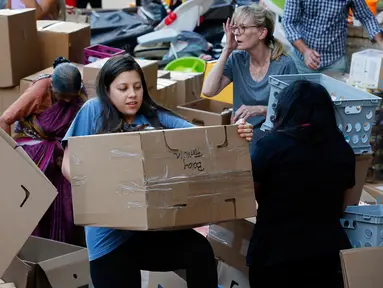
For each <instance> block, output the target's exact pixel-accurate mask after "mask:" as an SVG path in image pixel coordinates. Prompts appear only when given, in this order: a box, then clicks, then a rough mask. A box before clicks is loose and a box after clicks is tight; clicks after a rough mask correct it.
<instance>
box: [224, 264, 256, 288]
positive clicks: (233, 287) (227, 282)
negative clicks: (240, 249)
mask: <svg viewBox="0 0 383 288" xmlns="http://www.w3.org/2000/svg"><path fill="white" fill-rule="evenodd" d="M218 284H219V286H220V287H221V288H250V285H249V274H248V273H244V272H242V271H240V270H237V269H235V268H233V267H231V266H229V265H227V264H226V263H224V262H222V261H219V262H218Z"/></svg>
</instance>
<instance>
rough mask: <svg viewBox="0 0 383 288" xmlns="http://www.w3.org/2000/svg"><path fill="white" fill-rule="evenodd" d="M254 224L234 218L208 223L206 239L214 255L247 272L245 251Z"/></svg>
mask: <svg viewBox="0 0 383 288" xmlns="http://www.w3.org/2000/svg"><path fill="white" fill-rule="evenodd" d="M253 228H254V224H253V223H251V222H250V221H248V220H235V221H230V222H225V223H219V224H214V225H210V228H209V234H208V237H207V238H208V240H209V242H210V244H211V246H212V247H213V250H214V255H215V256H216V257H217V258H218V259H220V260H222V261H224V262H225V263H227V264H228V265H230V266H232V267H234V268H236V269H238V270H241V271H242V272H247V271H248V268H247V266H246V253H247V249H248V247H249V243H250V239H251V235H252V233H253Z"/></svg>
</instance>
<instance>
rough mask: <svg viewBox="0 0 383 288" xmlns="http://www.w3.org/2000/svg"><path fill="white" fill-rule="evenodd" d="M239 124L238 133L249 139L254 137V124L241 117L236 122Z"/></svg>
mask: <svg viewBox="0 0 383 288" xmlns="http://www.w3.org/2000/svg"><path fill="white" fill-rule="evenodd" d="M235 124H236V125H238V134H239V136H241V137H242V138H245V139H246V140H247V141H249V142H250V141H251V140H252V139H253V125H251V124H250V123H247V122H246V121H245V120H244V119H239V120H238V121H237V122H236V123H235Z"/></svg>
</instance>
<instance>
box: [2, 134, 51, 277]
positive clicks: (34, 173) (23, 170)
mask: <svg viewBox="0 0 383 288" xmlns="http://www.w3.org/2000/svg"><path fill="white" fill-rule="evenodd" d="M0 158H1V161H0V181H1V192H0V231H1V233H0V243H1V245H0V255H1V257H0V278H1V276H2V275H3V273H4V272H5V270H6V269H7V268H8V266H9V265H10V264H11V262H12V261H13V259H14V257H15V256H16V254H17V253H18V252H19V250H20V249H21V247H23V245H24V243H25V242H26V241H27V239H28V237H29V236H30V235H31V234H32V232H33V230H34V229H35V227H36V226H37V224H38V222H39V221H40V219H41V218H42V217H43V215H44V214H45V212H46V211H47V210H48V208H49V206H50V205H51V204H52V202H53V200H54V199H55V197H56V195H57V191H56V188H55V187H54V186H53V185H52V184H51V182H50V181H49V180H48V179H47V178H46V177H45V175H44V174H43V173H42V172H41V171H40V169H39V168H38V167H37V166H36V165H35V163H34V162H33V161H32V160H31V159H30V158H29V156H28V155H27V154H26V153H25V152H24V150H23V149H22V148H21V147H19V146H17V144H16V142H15V141H14V140H13V139H12V138H11V137H9V136H8V135H7V134H6V133H5V132H4V131H3V130H2V129H0Z"/></svg>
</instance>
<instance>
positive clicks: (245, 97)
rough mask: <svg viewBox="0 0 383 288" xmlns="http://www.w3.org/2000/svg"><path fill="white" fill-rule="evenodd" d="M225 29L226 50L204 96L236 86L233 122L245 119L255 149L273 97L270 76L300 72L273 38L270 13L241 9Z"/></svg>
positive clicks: (247, 8)
mask: <svg viewBox="0 0 383 288" xmlns="http://www.w3.org/2000/svg"><path fill="white" fill-rule="evenodd" d="M223 26H224V30H225V33H226V46H225V48H224V49H223V51H222V54H221V56H220V58H219V60H218V61H217V63H216V64H215V65H214V67H213V69H212V70H211V72H210V73H209V75H208V77H207V79H206V81H205V82H204V86H203V89H202V93H203V94H204V95H206V96H208V97H212V96H215V95H217V94H219V93H220V92H221V91H222V90H223V89H224V88H225V87H226V86H227V85H229V84H230V83H231V82H233V85H234V90H233V115H234V117H233V122H234V123H235V122H236V121H237V120H238V119H244V120H246V121H248V122H249V123H250V124H252V125H253V127H254V129H255V130H254V133H255V134H254V135H255V137H254V139H253V141H252V145H251V146H253V145H254V144H255V142H256V140H257V139H259V138H260V137H261V135H262V133H261V131H260V127H261V125H262V123H263V122H264V121H265V117H266V113H267V105H268V101H269V93H270V86H269V82H268V81H269V76H270V75H282V74H297V73H298V71H297V69H296V68H295V64H294V61H293V60H292V59H291V58H290V57H288V56H286V55H285V53H284V50H283V47H282V44H281V43H280V42H279V41H278V40H277V39H275V38H274V36H273V31H274V16H273V14H272V13H271V12H270V11H268V10H267V9H265V8H263V7H261V6H259V5H257V4H252V5H250V6H243V7H239V8H237V9H236V10H235V12H234V15H233V18H232V19H231V21H230V20H229V19H228V20H227V21H226V24H224V25H223ZM252 150H253V149H252Z"/></svg>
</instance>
